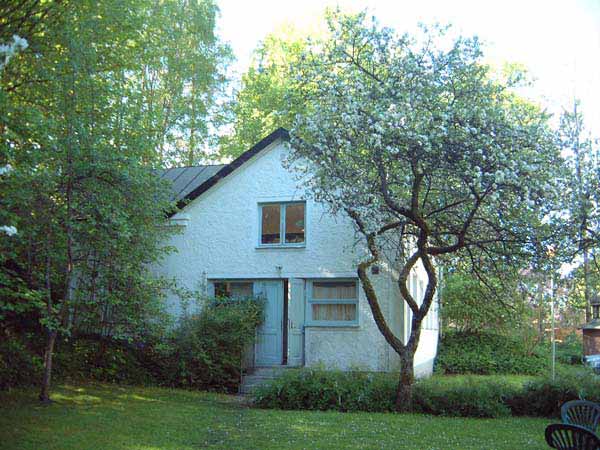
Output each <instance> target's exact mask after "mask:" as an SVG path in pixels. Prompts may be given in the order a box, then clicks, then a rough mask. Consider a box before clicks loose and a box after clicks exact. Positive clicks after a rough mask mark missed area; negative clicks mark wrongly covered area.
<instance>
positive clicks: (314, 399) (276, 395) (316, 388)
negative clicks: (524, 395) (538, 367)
mask: <svg viewBox="0 0 600 450" xmlns="http://www.w3.org/2000/svg"><path fill="white" fill-rule="evenodd" d="M414 389H415V391H414V397H413V401H414V404H415V412H422V413H426V414H433V415H444V416H464V417H505V416H508V415H510V409H509V407H508V406H507V405H506V404H505V399H507V398H512V397H513V396H514V395H515V394H516V393H517V392H519V386H518V385H515V384H511V383H508V382H506V381H503V380H501V379H498V378H494V379H486V378H482V377H456V378H454V377H453V378H447V377H433V378H431V379H426V380H420V381H418V382H417V383H416V384H415V387H414ZM395 392H396V381H395V377H394V376H393V375H392V374H385V373H366V372H339V371H325V370H321V369H301V370H290V371H286V372H285V373H284V374H283V375H282V376H281V377H279V378H277V379H275V380H274V381H272V382H271V384H269V385H267V386H261V387H259V388H258V389H257V391H256V392H255V394H254V401H255V404H256V405H257V406H258V407H261V408H278V409H309V410H337V411H380V412H388V411H393V410H394V407H395V405H394V396H395Z"/></svg>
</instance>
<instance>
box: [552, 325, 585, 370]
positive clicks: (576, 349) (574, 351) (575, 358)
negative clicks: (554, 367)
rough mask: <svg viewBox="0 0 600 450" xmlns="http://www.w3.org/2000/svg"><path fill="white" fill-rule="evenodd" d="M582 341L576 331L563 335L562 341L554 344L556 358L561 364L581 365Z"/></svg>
mask: <svg viewBox="0 0 600 450" xmlns="http://www.w3.org/2000/svg"><path fill="white" fill-rule="evenodd" d="M582 354H583V342H582V338H581V336H579V335H577V333H571V334H568V335H567V336H565V339H564V340H563V341H562V342H559V343H557V344H556V360H557V361H558V362H560V363H561V364H568V365H581V361H582V358H581V357H582Z"/></svg>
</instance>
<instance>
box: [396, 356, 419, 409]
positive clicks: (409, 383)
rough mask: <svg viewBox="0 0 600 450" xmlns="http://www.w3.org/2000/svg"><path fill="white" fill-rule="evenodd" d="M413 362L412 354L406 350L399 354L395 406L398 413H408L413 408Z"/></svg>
mask: <svg viewBox="0 0 600 450" xmlns="http://www.w3.org/2000/svg"><path fill="white" fill-rule="evenodd" d="M414 361H415V355H414V352H412V351H410V350H406V351H404V352H402V354H400V379H399V380H398V387H397V389H396V405H395V406H396V411H398V412H410V411H412V408H413V386H414V383H415V368H414Z"/></svg>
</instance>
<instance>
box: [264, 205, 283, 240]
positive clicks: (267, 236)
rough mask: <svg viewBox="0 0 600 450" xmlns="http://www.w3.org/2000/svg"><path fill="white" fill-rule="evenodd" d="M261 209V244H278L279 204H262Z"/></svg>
mask: <svg viewBox="0 0 600 450" xmlns="http://www.w3.org/2000/svg"><path fill="white" fill-rule="evenodd" d="M261 210H262V219H261V220H262V236H261V237H260V242H261V243H262V244H279V243H280V242H281V236H280V229H279V225H280V217H281V216H280V214H281V213H280V205H263V207H262V208H261Z"/></svg>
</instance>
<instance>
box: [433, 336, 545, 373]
mask: <svg viewBox="0 0 600 450" xmlns="http://www.w3.org/2000/svg"><path fill="white" fill-rule="evenodd" d="M436 364H437V369H438V370H439V371H441V372H443V373H447V374H465V373H471V374H479V375H495V374H526V375H537V374H540V373H542V372H543V371H544V370H546V369H547V368H548V364H549V359H548V358H544V357H543V356H541V355H540V354H538V353H536V352H532V351H530V350H529V349H528V347H527V346H526V345H525V344H524V342H523V340H522V339H519V338H516V337H509V336H503V335H499V334H494V333H489V332H483V331H482V332H478V333H466V332H465V333H460V332H448V333H446V334H445V335H444V336H443V339H442V341H441V344H440V347H439V351H438V357H437V361H436Z"/></svg>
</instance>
